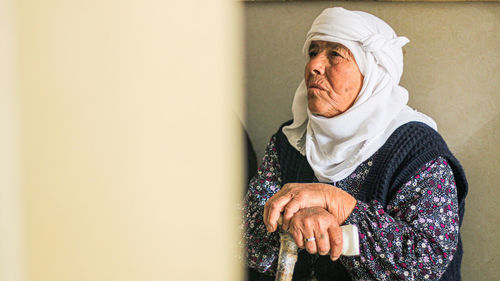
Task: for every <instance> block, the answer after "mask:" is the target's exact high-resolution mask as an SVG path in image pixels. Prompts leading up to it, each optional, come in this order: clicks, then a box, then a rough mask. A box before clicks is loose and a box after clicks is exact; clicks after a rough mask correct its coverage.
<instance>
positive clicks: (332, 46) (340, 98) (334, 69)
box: [305, 41, 363, 118]
mask: <svg viewBox="0 0 500 281" xmlns="http://www.w3.org/2000/svg"><path fill="white" fill-rule="evenodd" d="M305 81H306V86H307V101H308V106H309V110H310V111H311V113H313V114H316V115H320V116H323V117H327V118H330V117H333V116H336V115H339V114H340V113H342V112H344V111H346V110H347V109H348V108H349V107H351V105H352V104H353V103H354V100H355V99H356V97H357V96H358V94H359V91H360V90H361V87H362V85H363V75H362V74H361V72H360V71H359V68H358V65H357V64H356V61H355V60H354V56H353V55H352V54H351V52H350V51H349V49H347V48H346V47H344V46H343V45H341V44H339V43H332V42H326V41H312V42H311V46H310V47H309V62H308V63H307V65H306V69H305Z"/></svg>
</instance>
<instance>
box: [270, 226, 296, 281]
mask: <svg viewBox="0 0 500 281" xmlns="http://www.w3.org/2000/svg"><path fill="white" fill-rule="evenodd" d="M280 242H281V245H280V254H279V257H278V269H277V271H276V279H275V280H276V281H291V280H292V276H293V269H294V267H295V262H296V261H297V255H298V254H297V250H298V247H297V244H295V241H294V240H293V237H292V235H291V234H290V233H288V232H285V231H281V232H280Z"/></svg>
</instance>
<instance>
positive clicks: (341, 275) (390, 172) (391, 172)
mask: <svg viewBox="0 0 500 281" xmlns="http://www.w3.org/2000/svg"><path fill="white" fill-rule="evenodd" d="M291 122H292V121H288V122H286V123H284V124H283V125H282V126H281V128H280V129H279V130H278V132H277V133H276V135H275V136H276V144H277V150H278V155H279V163H280V166H281V174H282V180H283V184H285V183H290V182H304V183H306V182H312V181H313V179H314V172H313V171H312V169H311V166H310V165H309V163H308V162H307V159H306V158H305V157H304V156H303V155H301V154H300V153H299V152H298V151H297V150H296V149H295V148H293V147H292V146H291V145H290V143H289V142H288V139H287V138H286V136H285V135H284V134H283V132H282V128H283V126H286V125H289V124H291ZM439 156H441V157H444V158H445V159H447V160H448V162H449V164H450V166H451V168H452V170H453V175H454V177H455V182H456V186H457V192H458V203H459V218H460V225H461V224H462V220H463V217H464V211H465V197H466V195H467V188H468V187H467V180H466V178H465V173H464V170H463V169H462V166H461V165H460V163H459V162H458V160H457V159H456V158H455V157H454V156H453V154H452V153H451V152H450V150H449V149H448V146H447V145H446V143H445V142H444V140H443V138H442V137H441V136H440V135H439V134H438V133H437V132H436V131H435V130H433V129H432V128H430V127H429V126H427V125H425V124H423V123H419V122H410V123H407V124H405V125H402V126H401V127H399V128H398V129H397V130H396V131H395V132H394V133H393V134H392V135H391V136H390V138H389V139H388V140H387V142H386V143H385V144H384V145H383V146H382V147H381V148H380V149H379V150H378V151H377V153H376V157H375V159H374V161H373V165H372V167H371V169H370V171H369V172H368V175H367V177H366V180H365V182H364V183H363V185H362V187H361V189H360V191H359V194H358V195H357V196H356V199H357V200H359V201H362V202H369V201H372V200H378V201H379V202H380V203H381V204H382V205H385V203H386V202H387V201H388V200H390V198H392V197H393V195H394V193H395V192H397V190H398V188H399V187H400V186H401V185H403V184H404V183H405V182H406V181H408V179H409V178H411V177H412V176H413V175H415V173H416V172H417V171H418V169H420V168H421V167H422V166H423V165H424V164H425V163H427V162H429V161H431V160H433V159H435V158H437V157H439ZM462 255H463V249H462V240H461V238H460V236H459V241H458V247H457V250H456V252H455V254H454V258H453V260H452V262H451V263H450V265H449V266H448V268H447V269H446V271H445V273H444V274H443V276H442V277H441V279H440V280H455V281H456V280H461V278H460V264H461V261H462ZM312 274H314V276H316V278H317V279H318V281H327V280H336V281H343V280H351V278H350V277H349V275H348V273H347V272H346V269H345V268H344V266H343V265H342V264H341V262H340V261H339V260H337V261H336V262H332V261H331V260H330V258H329V256H319V257H318V256H317V255H310V254H309V253H307V252H306V251H300V253H299V258H298V260H297V263H296V265H295V271H294V276H293V280H297V281H302V280H308V279H309V278H310V276H311V275H312Z"/></svg>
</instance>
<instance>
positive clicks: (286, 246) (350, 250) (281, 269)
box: [275, 217, 359, 281]
mask: <svg viewBox="0 0 500 281" xmlns="http://www.w3.org/2000/svg"><path fill="white" fill-rule="evenodd" d="M281 224H282V218H281V217H280V218H279V219H278V229H279V234H280V242H281V245H280V253H279V256H278V268H277V270H276V279H275V281H292V277H293V270H294V268H295V263H296V262H297V257H298V247H297V244H295V240H294V239H293V237H292V235H291V234H290V233H288V232H287V231H285V230H283V229H282V228H281ZM340 229H341V230H342V239H343V247H342V255H344V256H356V255H359V237H358V228H357V227H356V226H355V225H342V226H341V227H340Z"/></svg>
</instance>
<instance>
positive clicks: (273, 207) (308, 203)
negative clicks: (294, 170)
mask: <svg viewBox="0 0 500 281" xmlns="http://www.w3.org/2000/svg"><path fill="white" fill-rule="evenodd" d="M354 206H356V199H354V197H352V196H351V195H349V193H347V192H345V191H343V190H342V189H340V188H337V187H335V186H332V185H329V184H323V183H289V184H285V185H284V186H283V187H282V188H281V190H280V191H278V192H277V193H276V194H274V195H273V197H271V198H270V199H269V200H268V201H267V202H266V205H265V206H264V224H265V225H266V227H267V230H268V231H269V232H273V231H276V229H277V221H278V218H279V217H280V214H281V213H282V212H283V229H285V230H287V229H288V225H289V223H290V219H291V218H292V216H293V215H294V214H295V213H296V212H298V211H299V210H300V209H304V208H309V207H321V208H323V209H325V210H327V211H328V212H329V213H330V214H332V215H333V216H334V217H335V218H336V219H337V223H338V224H339V225H341V224H343V223H344V221H345V220H346V219H347V217H348V216H349V215H350V214H351V212H352V210H353V209H354Z"/></svg>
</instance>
